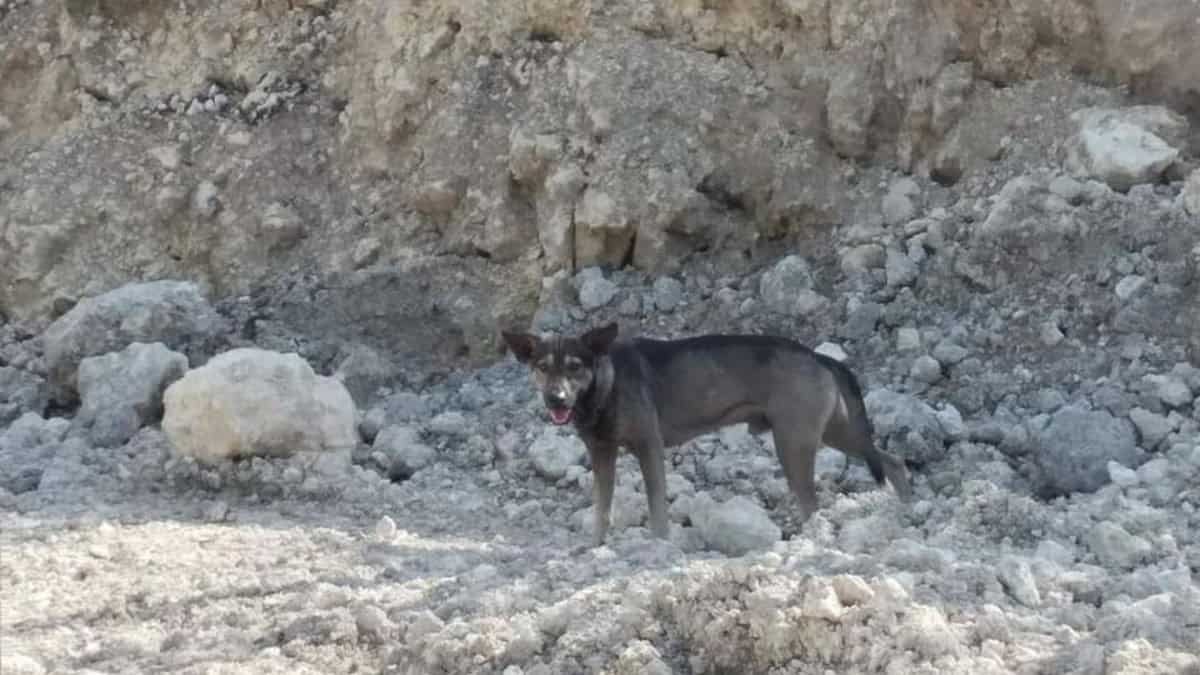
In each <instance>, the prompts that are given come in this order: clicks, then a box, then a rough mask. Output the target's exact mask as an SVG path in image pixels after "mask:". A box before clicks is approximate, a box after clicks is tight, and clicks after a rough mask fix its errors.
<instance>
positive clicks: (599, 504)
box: [587, 442, 617, 546]
mask: <svg viewBox="0 0 1200 675" xmlns="http://www.w3.org/2000/svg"><path fill="white" fill-rule="evenodd" d="M587 448H588V455H590V456H591V458H592V516H593V528H592V545H593V546H600V545H601V544H603V543H604V539H605V537H607V536H608V526H609V518H610V513H611V512H612V500H613V488H614V487H615V486H616V479H617V446H615V445H612V444H609V443H600V442H590V443H587Z"/></svg>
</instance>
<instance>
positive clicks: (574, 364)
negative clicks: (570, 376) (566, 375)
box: [567, 361, 583, 373]
mask: <svg viewBox="0 0 1200 675" xmlns="http://www.w3.org/2000/svg"><path fill="white" fill-rule="evenodd" d="M581 370H583V364H582V363H580V362H579V361H567V372H571V373H578V372H580V371H581Z"/></svg>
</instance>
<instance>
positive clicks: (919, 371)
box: [909, 355, 942, 384]
mask: <svg viewBox="0 0 1200 675" xmlns="http://www.w3.org/2000/svg"><path fill="white" fill-rule="evenodd" d="M909 376H910V377H912V379H914V380H916V381H917V382H924V383H925V384H933V383H934V382H937V381H938V380H940V379H942V364H940V363H938V362H937V359H935V358H933V357H932V356H929V355H922V356H918V357H917V359H916V360H915V361H913V364H912V368H911V369H910V371H909Z"/></svg>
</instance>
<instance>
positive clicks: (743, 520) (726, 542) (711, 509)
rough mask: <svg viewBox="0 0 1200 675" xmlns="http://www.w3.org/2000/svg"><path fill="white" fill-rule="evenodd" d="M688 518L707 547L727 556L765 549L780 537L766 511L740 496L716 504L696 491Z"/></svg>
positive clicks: (779, 532)
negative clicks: (689, 517)
mask: <svg viewBox="0 0 1200 675" xmlns="http://www.w3.org/2000/svg"><path fill="white" fill-rule="evenodd" d="M691 519H692V524H693V525H695V527H696V529H697V530H699V532H700V536H701V538H703V539H704V541H705V543H706V544H707V545H708V546H710V547H711V548H714V549H716V550H718V551H720V552H722V553H724V554H726V555H730V556H740V555H744V554H746V553H749V552H750V551H755V550H760V549H765V548H768V547H770V546H772V545H773V544H774V543H775V542H777V541H779V538H780V537H781V536H782V532H781V531H780V529H779V526H778V525H776V524H775V523H774V522H773V521H772V520H771V517H770V514H768V513H767V512H766V511H765V510H764V509H763V508H762V507H761V506H759V505H758V504H756V503H754V502H752V501H750V500H749V499H747V498H745V497H743V496H741V495H738V496H736V497H733V498H732V499H730V500H728V501H726V502H723V503H717V502H715V501H713V499H712V498H711V497H709V496H708V495H707V494H699V495H697V496H696V498H695V499H693V500H692V513H691Z"/></svg>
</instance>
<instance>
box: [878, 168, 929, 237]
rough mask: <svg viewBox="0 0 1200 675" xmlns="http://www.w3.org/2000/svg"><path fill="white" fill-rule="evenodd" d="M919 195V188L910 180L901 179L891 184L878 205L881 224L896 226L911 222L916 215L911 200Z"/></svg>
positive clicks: (915, 209)
mask: <svg viewBox="0 0 1200 675" xmlns="http://www.w3.org/2000/svg"><path fill="white" fill-rule="evenodd" d="M920 195H921V187H920V186H919V185H917V182H916V181H915V180H913V179H911V178H901V179H900V180H898V181H896V182H895V183H892V186H891V187H890V188H889V189H888V192H887V194H886V195H884V197H883V203H882V204H881V205H880V211H881V212H882V213H883V222H885V223H887V224H888V225H891V226H896V225H903V224H904V223H907V222H908V221H910V220H912V219H913V217H915V216H916V215H917V207H916V204H914V203H913V200H914V199H915V198H917V197H919V196H920Z"/></svg>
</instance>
